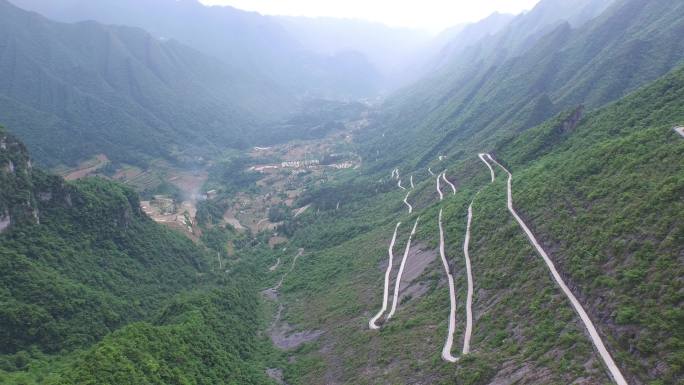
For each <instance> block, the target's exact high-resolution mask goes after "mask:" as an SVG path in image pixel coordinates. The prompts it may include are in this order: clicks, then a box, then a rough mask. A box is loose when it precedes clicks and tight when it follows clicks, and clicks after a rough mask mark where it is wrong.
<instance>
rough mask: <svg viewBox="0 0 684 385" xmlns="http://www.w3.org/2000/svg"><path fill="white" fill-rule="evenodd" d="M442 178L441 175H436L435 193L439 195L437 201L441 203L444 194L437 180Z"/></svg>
mask: <svg viewBox="0 0 684 385" xmlns="http://www.w3.org/2000/svg"><path fill="white" fill-rule="evenodd" d="M441 178H442V175H437V193H438V194H439V200H440V201H442V200H443V199H444V194H442V188H441V186H440V185H439V180H440V179H441Z"/></svg>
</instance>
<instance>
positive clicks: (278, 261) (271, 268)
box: [268, 257, 280, 271]
mask: <svg viewBox="0 0 684 385" xmlns="http://www.w3.org/2000/svg"><path fill="white" fill-rule="evenodd" d="M278 266H280V257H278V260H277V261H276V263H275V264H274V265H273V266H271V267H269V268H268V271H273V270H275V269H277V268H278Z"/></svg>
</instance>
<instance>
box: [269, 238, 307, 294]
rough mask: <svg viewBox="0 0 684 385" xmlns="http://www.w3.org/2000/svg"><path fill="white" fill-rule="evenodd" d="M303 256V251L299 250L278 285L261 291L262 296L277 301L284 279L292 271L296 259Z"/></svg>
mask: <svg viewBox="0 0 684 385" xmlns="http://www.w3.org/2000/svg"><path fill="white" fill-rule="evenodd" d="M302 254H304V249H299V251H298V252H297V255H295V257H294V259H293V260H292V264H291V265H290V268H289V269H288V270H287V271H286V272H285V273H283V275H282V277H280V281H278V284H277V285H275V286H274V287H272V288H269V289H266V290H264V291H263V293H264V295H266V297H268V298H270V299H273V300H275V299H277V298H278V290H279V289H280V288H281V287H282V286H283V282H284V281H285V278H287V276H288V275H289V274H290V273H291V272H292V270H294V268H295V265H296V264H297V259H298V258H299V257H301V256H302Z"/></svg>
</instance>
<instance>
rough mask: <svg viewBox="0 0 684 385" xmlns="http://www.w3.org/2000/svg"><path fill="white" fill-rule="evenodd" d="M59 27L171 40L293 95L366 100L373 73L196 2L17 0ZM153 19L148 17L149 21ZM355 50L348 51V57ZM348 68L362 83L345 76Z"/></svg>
mask: <svg viewBox="0 0 684 385" xmlns="http://www.w3.org/2000/svg"><path fill="white" fill-rule="evenodd" d="M14 3H15V4H17V5H19V6H21V7H24V8H27V9H31V10H35V11H38V12H40V13H42V14H44V15H46V16H48V17H51V18H54V19H56V20H60V21H67V22H78V21H83V20H96V21H98V22H101V23H105V24H117V25H129V26H135V27H140V28H143V29H145V30H147V31H149V32H150V33H152V34H153V35H155V36H158V37H164V38H173V39H176V40H178V41H179V42H181V43H184V44H186V45H189V46H191V47H193V48H195V49H198V50H200V51H202V52H203V53H205V54H208V55H211V56H214V57H216V58H218V59H220V60H221V61H223V62H224V63H226V64H228V65H230V66H231V67H235V68H239V69H241V70H244V71H248V72H251V73H253V74H254V73H256V74H258V75H259V76H261V77H264V78H267V79H270V80H272V81H273V82H275V83H276V84H278V85H279V86H282V87H285V88H286V89H288V90H290V91H291V92H292V93H293V95H294V96H295V97H334V98H348V97H354V98H356V97H364V96H373V95H374V94H375V92H376V91H377V89H378V87H379V86H380V83H379V82H380V74H379V72H378V69H377V68H376V67H375V66H374V65H373V64H371V62H370V61H369V60H368V58H367V57H364V55H361V54H359V50H358V49H355V47H354V48H351V49H350V48H347V49H344V50H337V49H336V50H332V51H328V52H325V53H322V52H320V51H318V50H312V49H311V47H307V45H306V44H305V43H304V42H301V41H299V40H298V39H297V36H293V35H292V34H290V33H289V31H288V30H287V29H286V28H285V27H284V26H283V25H281V22H280V21H279V20H277V19H274V18H272V17H267V16H262V15H260V14H258V13H254V12H245V11H241V10H238V9H235V8H232V7H228V6H221V7H219V6H213V7H207V6H204V5H202V4H201V3H199V2H198V1H196V0H182V1H176V0H59V1H51V0H17V1H15V2H14ZM150 15H154V17H150ZM355 52H356V53H355ZM350 70H353V71H354V73H355V74H356V76H358V77H359V78H360V79H363V81H356V80H357V79H356V78H351V77H350V76H349V71H350Z"/></svg>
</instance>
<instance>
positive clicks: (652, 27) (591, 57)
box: [365, 0, 684, 168]
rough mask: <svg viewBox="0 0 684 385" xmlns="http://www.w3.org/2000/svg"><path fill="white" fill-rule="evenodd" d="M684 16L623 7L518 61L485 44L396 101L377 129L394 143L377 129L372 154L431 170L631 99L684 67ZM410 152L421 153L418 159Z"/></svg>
mask: <svg viewBox="0 0 684 385" xmlns="http://www.w3.org/2000/svg"><path fill="white" fill-rule="evenodd" d="M541 5H543V3H540V6H541ZM683 13H684V7H682V6H679V5H678V6H675V7H672V4H670V3H669V2H667V1H662V0H650V1H641V0H639V1H637V0H621V1H618V2H615V3H614V4H613V5H612V6H610V7H609V8H607V9H606V10H605V11H604V12H603V13H602V14H600V15H599V16H597V17H595V18H594V19H592V20H589V21H587V22H585V23H584V24H582V26H581V27H579V28H573V27H572V26H571V25H570V24H569V23H567V22H566V23H560V24H557V25H556V27H555V28H554V29H553V30H552V31H551V32H549V33H547V34H546V35H543V36H541V37H539V38H538V39H537V40H536V42H535V43H534V44H526V46H527V47H526V48H524V49H522V50H521V51H519V52H518V54H512V52H509V50H506V49H504V50H498V49H492V48H491V47H492V46H491V45H490V42H489V40H488V39H485V41H481V42H480V43H478V44H477V45H475V46H471V47H469V48H467V49H466V50H465V51H464V52H463V53H462V54H461V55H460V57H459V58H457V59H456V60H453V61H450V62H449V64H448V65H445V66H444V69H443V70H442V71H440V72H438V73H436V74H435V75H433V76H432V77H429V78H426V79H424V80H423V81H421V82H418V83H416V85H415V86H413V87H409V88H407V89H406V90H403V91H402V92H399V93H397V94H395V95H394V97H393V98H391V99H390V100H389V101H388V103H386V105H385V108H383V111H382V112H381V113H382V114H383V115H384V116H383V117H381V118H379V119H378V122H379V124H378V125H377V126H376V129H378V130H380V131H381V132H384V133H385V136H383V137H382V138H380V136H379V135H377V134H375V133H373V132H372V130H370V131H368V136H369V137H368V140H367V141H365V143H366V144H367V145H368V149H367V154H375V153H376V152H377V150H378V149H382V148H387V144H388V142H389V143H396V147H395V148H397V149H398V148H401V151H394V152H391V153H389V152H383V154H382V155H381V157H382V156H386V157H387V159H386V163H378V167H383V168H385V167H391V166H390V165H395V164H397V163H398V162H416V163H415V164H424V165H425V164H429V163H430V162H432V161H433V160H434V159H437V156H438V155H439V154H459V153H462V151H464V150H465V149H467V148H469V147H472V146H476V147H478V146H479V147H481V146H484V145H485V144H486V143H491V141H492V140H493V139H495V138H496V137H497V136H500V135H509V134H514V133H516V132H520V131H522V130H524V129H526V128H530V127H532V126H534V125H536V124H539V123H540V122H542V121H544V120H545V119H548V118H550V117H552V116H553V115H555V114H556V113H558V112H560V111H563V110H565V109H567V108H573V107H575V106H576V105H577V104H583V105H584V106H585V107H587V108H595V107H598V106H601V105H603V104H605V103H607V102H610V101H612V100H615V99H617V98H619V97H621V96H624V95H625V94H626V93H628V92H629V91H631V90H634V89H635V88H637V87H638V86H640V85H643V84H645V83H646V82H648V81H652V80H654V79H655V78H657V77H658V76H660V75H662V74H664V73H666V72H668V71H669V70H671V69H672V68H674V67H676V66H677V65H678V64H679V63H682V60H683V59H684V56H683V55H682V54H681V53H682V52H684V50H683V49H682V48H683V47H682V42H681V40H680V39H677V38H675V36H678V35H679V34H680V33H681V32H682V28H683V24H682V20H683V18H682V15H683ZM534 14H535V12H534V11H531V12H530V13H529V14H526V15H524V16H522V19H520V20H519V21H518V22H517V23H516V24H517V25H522V26H525V27H524V28H523V29H524V31H518V30H516V29H510V28H512V26H513V24H512V25H511V27H508V28H507V29H505V30H503V31H501V32H500V34H501V35H502V36H500V37H499V38H497V39H503V40H502V41H505V40H507V39H508V37H507V36H509V35H510V36H517V35H521V34H523V33H525V30H527V26H528V24H529V23H528V21H527V20H525V19H524V18H525V17H526V16H527V15H534ZM497 39H495V40H497ZM524 40H525V41H527V40H528V39H524ZM498 44H500V43H496V45H498ZM496 45H495V46H496ZM490 52H494V53H495V57H490ZM371 143H372V144H371ZM404 153H410V154H416V155H418V154H419V155H418V156H417V157H415V158H413V159H411V160H409V159H407V157H405V156H402V154H404ZM373 158H377V156H373ZM400 158H401V160H400ZM380 159H381V160H382V158H380Z"/></svg>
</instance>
